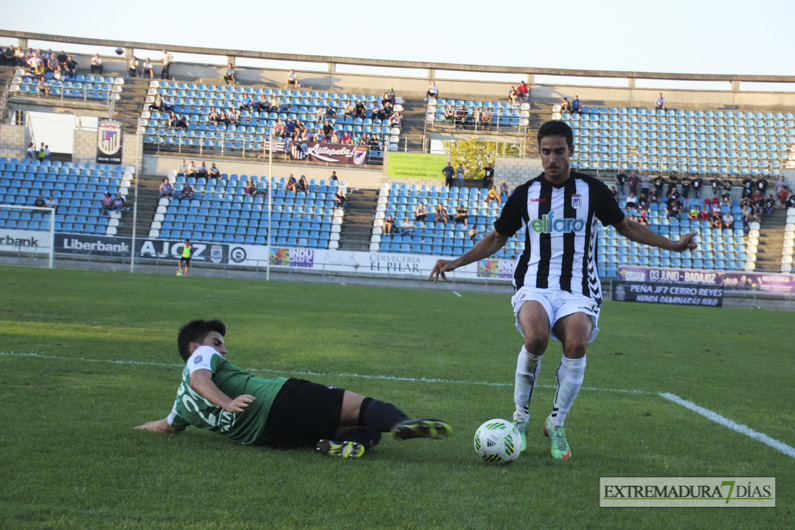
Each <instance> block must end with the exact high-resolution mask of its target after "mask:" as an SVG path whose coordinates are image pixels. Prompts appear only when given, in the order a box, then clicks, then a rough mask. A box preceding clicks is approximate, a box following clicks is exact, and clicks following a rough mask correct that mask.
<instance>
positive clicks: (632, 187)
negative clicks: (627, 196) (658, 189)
mask: <svg viewBox="0 0 795 530" xmlns="http://www.w3.org/2000/svg"><path fill="white" fill-rule="evenodd" d="M639 185H640V178H638V175H637V173H635V172H634V171H633V172H632V173H630V175H629V192H630V193H634V194H635V195H637V194H638V186H639ZM646 194H647V195H648V191H647V192H646Z"/></svg>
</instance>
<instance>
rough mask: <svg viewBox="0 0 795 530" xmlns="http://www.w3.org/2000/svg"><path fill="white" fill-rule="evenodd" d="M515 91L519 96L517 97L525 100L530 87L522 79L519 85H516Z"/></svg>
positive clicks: (528, 94)
mask: <svg viewBox="0 0 795 530" xmlns="http://www.w3.org/2000/svg"><path fill="white" fill-rule="evenodd" d="M516 92H517V94H518V96H519V99H520V100H521V101H523V102H525V101H527V99H528V98H529V97H530V87H529V86H528V85H527V83H525V82H524V81H521V82H520V83H519V86H518V87H516Z"/></svg>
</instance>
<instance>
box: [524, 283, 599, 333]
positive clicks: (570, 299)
mask: <svg viewBox="0 0 795 530" xmlns="http://www.w3.org/2000/svg"><path fill="white" fill-rule="evenodd" d="M529 301H534V302H538V303H539V304H541V305H542V306H543V307H544V311H546V312H547V317H548V318H549V330H550V334H551V335H552V338H553V339H555V340H557V341H560V338H559V337H558V336H557V335H555V332H554V331H553V330H554V328H555V323H556V322H557V321H558V320H560V319H561V318H563V317H566V316H569V315H573V314H574V313H585V314H586V315H588V316H590V317H591V324H592V326H591V336H590V337H589V338H588V342H593V341H594V339H596V336H597V335H598V334H599V304H597V303H596V300H594V299H593V298H588V297H587V296H583V295H581V294H573V293H570V292H568V291H562V290H560V289H536V288H535V287H522V288H521V289H519V290H518V291H517V292H516V294H514V295H513V297H512V298H511V305H513V314H514V316H516V329H518V330H519V333H521V334H522V337H524V332H523V331H522V326H521V325H520V324H519V309H520V308H521V307H522V304H524V303H525V302H529Z"/></svg>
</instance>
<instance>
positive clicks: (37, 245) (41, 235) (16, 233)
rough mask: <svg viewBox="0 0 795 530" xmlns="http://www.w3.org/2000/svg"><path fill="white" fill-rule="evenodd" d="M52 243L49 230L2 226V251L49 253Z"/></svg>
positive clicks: (0, 239) (0, 233)
mask: <svg viewBox="0 0 795 530" xmlns="http://www.w3.org/2000/svg"><path fill="white" fill-rule="evenodd" d="M51 244H52V243H51V242H50V233H49V232H42V231H38V230H15V229H8V228H0V252H30V253H33V254H47V253H48V252H49V251H50V245H51Z"/></svg>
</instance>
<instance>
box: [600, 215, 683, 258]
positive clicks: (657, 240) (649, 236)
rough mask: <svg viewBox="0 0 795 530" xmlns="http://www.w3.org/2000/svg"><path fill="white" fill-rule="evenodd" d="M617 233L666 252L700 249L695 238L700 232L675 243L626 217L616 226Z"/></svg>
mask: <svg viewBox="0 0 795 530" xmlns="http://www.w3.org/2000/svg"><path fill="white" fill-rule="evenodd" d="M615 228H616V231H617V232H618V233H619V234H621V235H622V236H624V237H626V238H627V239H629V240H630V241H635V242H636V243H642V244H644V245H650V246H653V247H659V248H662V249H665V250H672V251H674V252H684V251H685V250H695V249H696V247H698V243H696V240H695V237H696V236H697V235H698V232H691V233H689V234H685V235H683V236H682V237H681V238H680V239H679V240H677V241H674V240H672V239H668V238H667V237H663V236H661V235H660V234H658V233H656V232H652V231H651V230H650V229H648V228H647V227H645V226H644V225H642V224H640V223H637V222H635V221H630V220H629V218H627V217H624V220H623V221H621V222H620V223H618V224H616V225H615Z"/></svg>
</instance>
